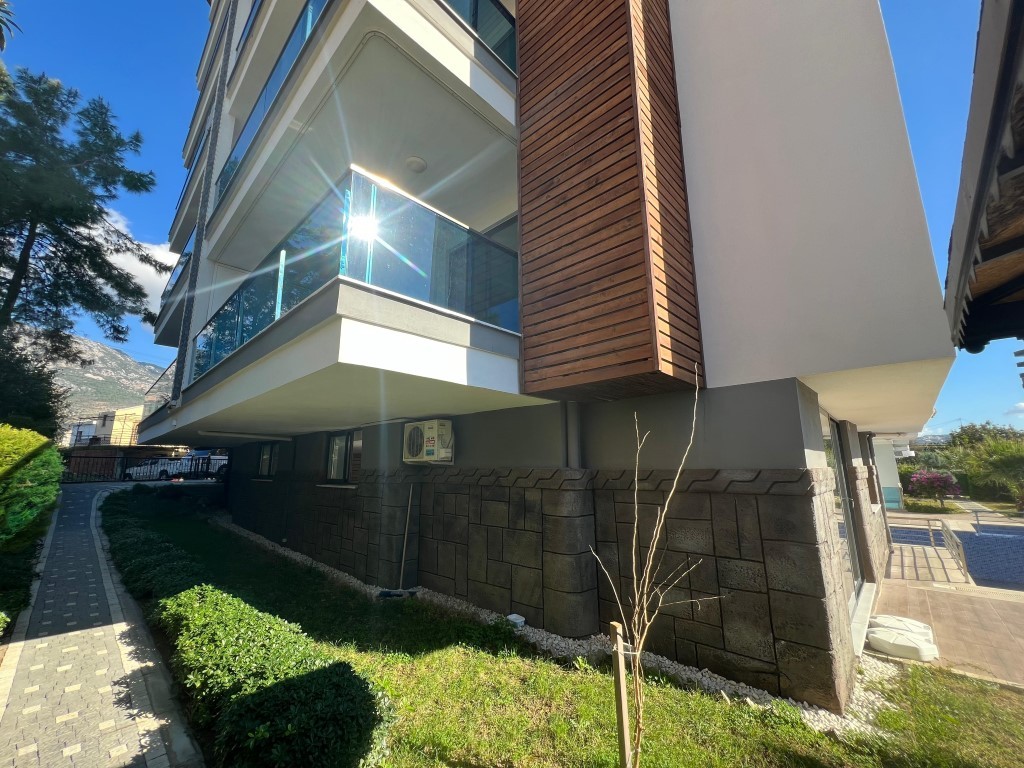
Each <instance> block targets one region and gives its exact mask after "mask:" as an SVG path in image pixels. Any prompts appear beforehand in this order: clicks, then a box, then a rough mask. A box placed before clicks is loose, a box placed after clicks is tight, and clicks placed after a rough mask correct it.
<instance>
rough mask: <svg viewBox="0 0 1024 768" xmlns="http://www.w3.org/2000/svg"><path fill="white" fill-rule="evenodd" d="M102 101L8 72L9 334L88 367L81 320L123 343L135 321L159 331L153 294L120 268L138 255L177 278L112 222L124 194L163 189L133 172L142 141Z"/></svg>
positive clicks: (0, 178) (0, 323)
mask: <svg viewBox="0 0 1024 768" xmlns="http://www.w3.org/2000/svg"><path fill="white" fill-rule="evenodd" d="M115 121H116V118H115V116H114V114H113V112H111V109H110V107H109V105H107V103H106V102H104V101H103V100H102V99H99V98H96V99H90V100H89V101H87V102H85V103H84V104H80V97H79V94H78V92H77V91H76V90H74V89H73V88H68V87H66V86H65V85H63V84H62V83H61V82H60V81H58V80H54V79H52V78H50V77H47V76H46V75H45V74H32V73H30V72H28V71H27V70H25V69H19V70H18V71H17V74H16V75H15V76H14V77H13V78H12V77H11V76H10V74H9V73H8V72H7V70H6V69H4V68H3V66H2V65H0V333H11V332H18V333H24V332H26V330H27V332H28V333H29V334H30V336H31V337H32V339H33V342H34V345H35V347H36V351H37V352H40V353H44V352H45V353H47V354H48V355H49V356H51V357H57V358H61V359H66V360H78V359H80V357H79V355H78V353H77V350H76V349H75V346H74V344H73V341H72V335H71V332H72V330H73V329H74V318H75V316H76V315H78V314H81V313H85V314H87V315H89V316H90V317H92V319H93V320H94V321H95V322H96V324H97V325H98V326H99V327H100V328H101V329H102V330H103V333H104V335H105V336H106V337H107V338H108V339H110V340H111V341H114V342H123V341H125V340H127V337H128V326H127V325H126V324H125V317H126V316H127V315H137V316H139V317H142V318H143V319H144V320H146V321H147V322H150V323H153V322H155V319H156V318H155V317H154V316H153V313H152V312H150V311H149V310H148V309H147V306H146V299H147V297H146V292H145V290H144V289H143V287H142V286H141V285H140V284H139V282H138V281H137V280H136V279H135V278H134V277H133V276H132V274H131V273H130V272H128V271H127V270H125V269H122V268H121V267H118V266H117V265H116V264H114V262H113V261H112V260H111V257H112V256H114V255H117V254H128V255H130V256H132V257H134V258H136V259H138V261H140V262H142V263H143V264H147V265H149V266H151V267H153V268H155V269H156V270H157V271H158V272H167V271H169V270H168V268H167V267H165V266H164V265H163V264H162V263H161V262H159V261H158V260H157V259H155V258H154V257H153V256H152V255H151V254H150V253H149V252H148V251H147V250H146V248H145V247H144V246H143V245H142V244H141V243H138V242H136V240H135V239H134V238H132V237H131V235H130V234H128V233H127V232H124V231H122V230H121V229H120V228H118V227H117V226H116V225H115V224H114V223H112V221H111V215H110V210H109V208H108V206H109V205H110V204H111V203H112V202H113V201H114V200H115V199H116V198H117V196H118V194H120V193H121V192H122V191H123V192H131V193H143V192H148V191H149V190H151V189H152V188H153V184H154V177H153V174H152V173H151V172H148V171H147V172H142V171H134V170H131V169H129V168H128V167H127V166H126V165H125V162H126V159H127V156H128V155H137V154H138V153H139V151H140V149H141V147H142V136H141V135H140V134H139V133H137V132H136V133H133V134H131V135H128V136H125V135H123V134H122V133H121V131H120V130H119V129H118V128H117V125H116V124H115Z"/></svg>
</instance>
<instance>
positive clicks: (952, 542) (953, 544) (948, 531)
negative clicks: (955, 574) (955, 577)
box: [942, 520, 967, 576]
mask: <svg viewBox="0 0 1024 768" xmlns="http://www.w3.org/2000/svg"><path fill="white" fill-rule="evenodd" d="M942 538H943V539H945V542H946V549H948V550H949V551H950V553H951V554H952V555H953V559H954V560H956V564H957V565H959V566H960V570H961V571H963V572H964V575H965V576H966V575H967V556H966V555H965V554H964V545H963V543H962V542H961V541H960V537H959V536H957V535H956V534H955V533H954V532H953V529H952V528H950V527H949V523H947V522H946V521H945V520H943V521H942Z"/></svg>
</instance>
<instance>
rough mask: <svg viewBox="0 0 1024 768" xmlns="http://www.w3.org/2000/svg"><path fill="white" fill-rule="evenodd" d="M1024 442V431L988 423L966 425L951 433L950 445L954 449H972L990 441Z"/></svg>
mask: <svg viewBox="0 0 1024 768" xmlns="http://www.w3.org/2000/svg"><path fill="white" fill-rule="evenodd" d="M993 438H996V439H1002V440H1024V430H1020V429H1016V428H1014V427H1010V426H1003V425H1001V424H993V423H992V422H991V421H986V422H985V423H984V424H964V425H963V426H961V427H960V428H959V429H955V430H953V431H952V432H950V433H949V444H950V445H951V446H954V447H960V448H972V447H974V446H977V445H981V444H982V443H984V442H985V441H986V440H990V439H993Z"/></svg>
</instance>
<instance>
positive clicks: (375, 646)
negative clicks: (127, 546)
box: [104, 493, 533, 655]
mask: <svg viewBox="0 0 1024 768" xmlns="http://www.w3.org/2000/svg"><path fill="white" fill-rule="evenodd" d="M104 518H105V523H104V525H105V526H116V525H118V521H119V520H121V519H125V520H135V521H139V522H142V523H143V524H144V525H146V527H148V528H150V529H152V530H154V531H155V532H157V533H159V534H161V535H163V536H165V537H167V539H168V540H169V541H170V542H171V543H173V544H175V545H177V546H179V547H181V548H182V549H184V550H185V551H186V552H188V554H190V555H191V556H192V557H194V558H195V559H196V560H197V561H198V563H199V565H200V566H201V568H200V573H199V574H197V575H196V577H195V578H193V579H189V575H188V574H184V573H182V574H180V576H181V578H182V581H181V588H182V590H184V589H187V588H188V587H189V586H195V585H196V584H199V583H210V584H212V585H213V586H215V587H217V588H218V589H221V590H223V591H224V592H227V593H229V594H231V595H234V596H235V597H238V598H240V599H242V600H244V601H245V602H246V603H248V604H249V605H251V606H253V607H254V608H257V609H259V610H261V611H264V612H266V613H270V614H273V615H276V616H279V617H281V618H282V619H285V620H286V621H291V622H294V623H296V624H299V625H300V626H301V627H302V628H303V631H305V632H306V634H308V635H309V636H310V637H312V638H313V639H314V640H318V641H321V642H326V643H331V644H334V645H351V646H354V647H355V648H356V649H358V650H360V651H385V652H390V653H403V654H408V655H421V654H425V653H430V652H432V651H436V650H440V649H443V648H447V647H450V646H452V645H465V646H469V647H473V648H477V649H479V650H483V651H487V652H491V653H498V652H501V651H503V650H506V649H516V650H517V651H518V652H520V653H522V654H524V655H532V653H533V652H532V649H530V648H529V646H527V645H526V644H525V643H523V642H522V641H521V640H520V639H519V638H518V637H517V636H516V635H515V633H514V632H513V631H512V628H511V626H510V625H504V624H498V625H492V626H484V625H481V624H479V623H477V622H475V621H472V620H470V619H468V618H461V617H458V616H453V615H451V614H449V613H447V612H445V611H443V610H441V609H439V608H437V607H435V606H432V605H429V604H427V603H422V602H418V601H416V600H415V599H399V600H386V601H375V600H370V599H369V598H367V597H366V596H364V595H362V594H360V593H358V592H356V591H354V590H351V589H349V588H347V587H345V586H343V585H341V584H338V583H337V582H335V581H332V580H331V579H330V578H328V577H327V576H326V575H325V574H323V573H321V572H319V571H316V570H314V569H312V568H308V567H306V566H303V565H299V564H297V563H293V562H291V561H289V560H286V559H285V558H283V557H281V556H280V555H277V554H274V553H272V552H268V551H267V550H265V549H263V548H262V547H259V546H257V545H256V544H253V543H252V542H248V541H246V540H244V539H242V538H240V537H238V536H237V535H235V534H233V533H231V532H229V531H225V530H223V529H220V528H217V527H215V526H213V525H212V524H211V523H210V521H209V518H208V517H207V516H206V515H205V514H204V513H203V511H200V510H199V509H197V507H196V504H195V503H192V502H190V500H189V499H188V498H187V497H182V498H170V499H168V498H160V497H159V496H158V495H156V494H148V493H145V494H135V493H127V494H118V495H116V496H111V497H110V498H109V499H108V500H107V502H106V503H105V506H104ZM142 597H143V598H145V597H147V596H146V595H142Z"/></svg>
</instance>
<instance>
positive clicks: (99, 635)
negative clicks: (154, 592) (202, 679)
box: [0, 486, 203, 768]
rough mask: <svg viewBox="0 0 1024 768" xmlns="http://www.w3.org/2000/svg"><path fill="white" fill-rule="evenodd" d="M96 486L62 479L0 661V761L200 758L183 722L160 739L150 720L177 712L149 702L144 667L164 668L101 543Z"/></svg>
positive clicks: (142, 762) (152, 762)
mask: <svg viewBox="0 0 1024 768" xmlns="http://www.w3.org/2000/svg"><path fill="white" fill-rule="evenodd" d="M106 489H107V488H106V487H104V486H67V487H65V489H64V496H63V499H62V502H61V506H60V509H59V510H58V512H57V514H56V515H55V517H54V523H53V527H52V529H51V531H50V533H49V535H48V537H47V542H46V544H45V545H44V550H43V555H42V557H41V559H40V563H39V566H38V568H39V570H40V580H39V582H38V583H37V585H36V586H35V587H34V588H33V600H32V605H31V607H30V608H29V609H28V610H27V611H26V613H25V614H23V615H22V616H21V617H19V620H18V624H17V625H16V627H15V633H14V638H13V640H12V643H11V646H10V647H9V648H8V651H7V654H6V656H5V658H4V661H3V664H2V665H0V706H2V709H0V752H5V751H6V752H7V753H8V754H9V755H11V756H12V757H10V758H8V760H9V762H4V761H3V760H2V759H0V765H15V766H21V765H32V766H40V765H43V766H49V765H68V766H93V765H96V766H147V768H155V766H156V764H160V765H167V766H189V768H195V767H198V766H202V764H203V763H202V757H201V756H200V754H199V752H198V750H197V749H196V747H195V744H194V743H193V742H192V741H191V739H190V738H189V737H188V736H187V731H186V730H185V729H182V728H175V729H168V731H167V732H175V733H178V732H180V733H183V734H186V735H185V736H183V737H178V738H177V740H176V741H175V743H174V744H173V745H167V744H165V743H164V738H163V735H162V733H163V730H162V729H161V727H160V726H161V725H164V724H166V723H168V722H170V720H172V719H177V718H180V713H179V712H178V711H177V708H176V705H174V703H173V702H163V701H161V702H159V707H160V710H159V711H154V709H153V702H152V699H151V697H150V695H149V692H148V690H149V689H148V685H147V677H149V676H157V675H166V672H165V670H163V669H162V662H161V661H160V658H159V655H158V654H157V653H156V650H155V648H154V647H153V646H152V639H151V638H150V637H149V634H148V632H147V631H146V630H145V628H144V626H143V625H142V621H141V616H140V615H139V611H138V608H137V606H135V604H134V602H133V601H131V599H130V598H129V597H128V596H127V595H126V594H125V593H124V591H123V589H122V588H121V586H120V581H119V579H118V578H117V575H116V571H114V569H113V565H112V564H110V562H109V559H108V557H107V555H106V552H105V550H104V549H103V547H102V546H101V541H102V540H103V539H102V536H101V535H100V533H99V530H98V525H99V522H98V520H95V519H94V515H93V501H94V499H95V498H96V495H97V493H100V492H103V491H105V490H106ZM79 585H81V586H79ZM86 595H87V597H88V599H86V597H85V596H86ZM165 687H166V686H165ZM15 753H16V755H15Z"/></svg>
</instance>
